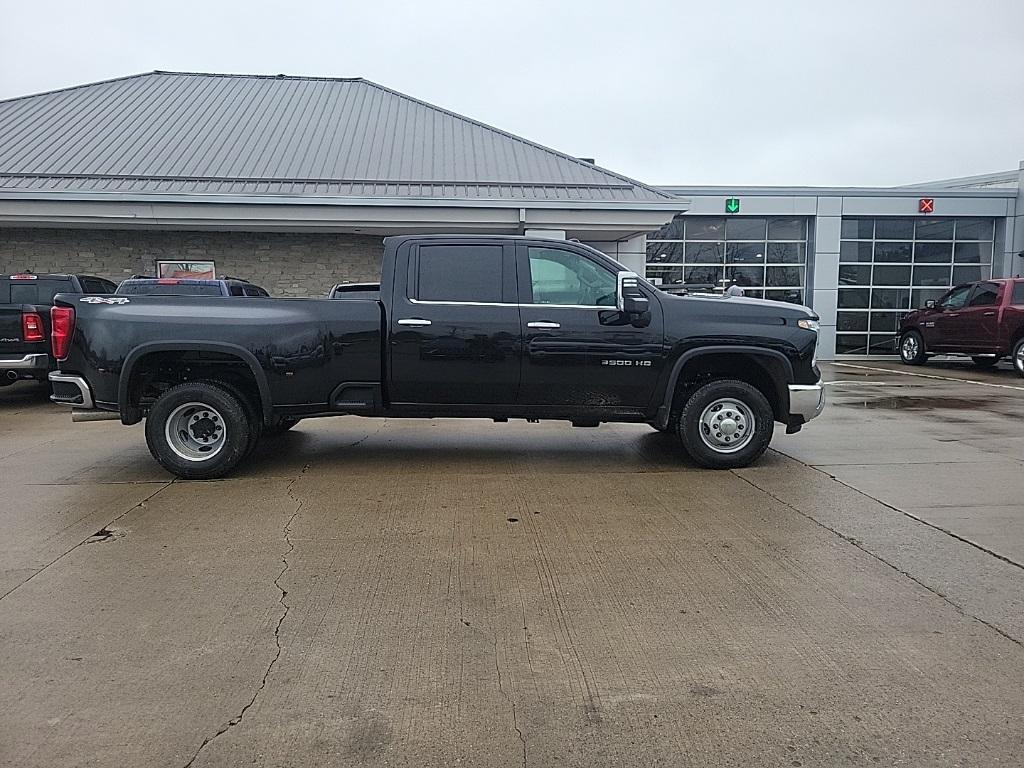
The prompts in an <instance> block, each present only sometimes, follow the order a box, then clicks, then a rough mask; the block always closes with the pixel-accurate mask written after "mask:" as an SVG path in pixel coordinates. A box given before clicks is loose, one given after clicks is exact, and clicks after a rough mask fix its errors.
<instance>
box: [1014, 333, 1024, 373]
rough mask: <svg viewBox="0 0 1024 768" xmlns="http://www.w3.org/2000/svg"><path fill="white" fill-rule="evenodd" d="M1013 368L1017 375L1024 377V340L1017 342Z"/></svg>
mask: <svg viewBox="0 0 1024 768" xmlns="http://www.w3.org/2000/svg"><path fill="white" fill-rule="evenodd" d="M1013 367H1014V368H1015V369H1016V371H1017V373H1019V374H1020V375H1021V376H1024V339H1021V340H1020V341H1018V342H1017V346H1016V347H1014V348H1013Z"/></svg>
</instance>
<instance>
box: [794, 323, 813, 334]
mask: <svg viewBox="0 0 1024 768" xmlns="http://www.w3.org/2000/svg"><path fill="white" fill-rule="evenodd" d="M796 324H797V325H799V326H800V327H801V328H803V329H804V330H806V331H814V332H815V333H817V332H818V321H817V320H797V321H796Z"/></svg>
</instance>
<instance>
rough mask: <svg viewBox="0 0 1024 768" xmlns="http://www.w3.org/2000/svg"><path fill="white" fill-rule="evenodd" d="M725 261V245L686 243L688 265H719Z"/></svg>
mask: <svg viewBox="0 0 1024 768" xmlns="http://www.w3.org/2000/svg"><path fill="white" fill-rule="evenodd" d="M724 260H725V243H687V244H686V261H687V263H689V264H721V263H722V262H723V261H724Z"/></svg>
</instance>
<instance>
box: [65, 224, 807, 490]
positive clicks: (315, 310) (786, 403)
mask: <svg viewBox="0 0 1024 768" xmlns="http://www.w3.org/2000/svg"><path fill="white" fill-rule="evenodd" d="M382 266H383V268H382V279H381V283H380V285H379V287H378V289H377V291H376V292H374V291H370V295H369V296H367V297H366V298H355V297H351V298H347V299H346V300H340V301H339V300H337V299H335V300H331V299H255V298H254V299H251V300H249V301H244V302H239V301H232V300H229V299H224V298H217V297H204V296H195V297H188V296H168V297H150V296H139V297H135V296H114V297H77V296H58V297H57V305H56V306H55V307H54V308H53V322H54V340H53V343H54V350H55V351H56V352H57V354H58V357H59V359H60V370H59V372H55V373H53V374H51V376H50V380H51V382H52V384H53V389H54V394H53V399H54V400H55V401H56V402H62V403H67V404H69V405H72V406H73V408H74V411H73V417H74V418H75V419H76V420H95V419H102V418H120V419H121V421H122V422H123V423H124V424H133V423H136V422H138V421H140V420H142V419H143V418H145V419H146V440H147V443H148V445H149V448H150V451H151V452H152V454H153V456H154V457H155V458H156V459H157V461H159V462H160V463H161V464H162V465H163V466H164V467H165V468H167V469H168V470H169V471H171V472H172V473H174V474H176V475H178V476H179V477H183V478H193V479H198V478H211V477H219V476H221V475H223V474H225V473H227V472H228V471H230V470H231V469H232V468H233V467H234V466H235V465H236V464H237V463H238V462H239V461H240V460H241V459H242V458H244V457H245V456H246V454H247V453H248V451H250V450H251V449H252V447H253V446H254V445H255V442H256V440H257V439H258V438H259V437H260V435H261V434H266V433H267V432H274V431H280V430H282V429H287V428H289V427H290V426H292V425H293V424H295V423H296V422H297V421H298V420H300V419H303V418H306V417H311V416H327V415H343V414H351V415H361V416H388V417H419V418H424V417H442V416H443V417H477V418H490V419H494V420H495V421H505V420H507V419H510V418H523V419H527V420H538V419H561V420H567V421H570V422H572V423H573V425H575V426H580V427H594V426H597V425H598V424H600V423H601V422H641V423H648V424H650V425H651V426H653V427H654V428H656V429H658V430H661V431H665V432H672V433H675V434H677V435H678V437H679V439H680V441H681V445H682V448H683V449H685V451H686V452H687V453H688V454H689V455H690V456H691V457H692V458H693V459H694V460H695V461H696V462H698V463H699V464H701V465H703V466H707V467H714V468H730V467H740V466H745V465H747V464H749V463H750V462H752V461H754V460H755V459H757V458H758V457H759V456H760V455H761V454H762V453H763V452H764V450H765V449H766V448H767V446H768V443H769V441H770V440H771V437H772V434H773V428H774V423H775V422H781V423H783V424H785V425H786V426H787V428H788V431H791V432H793V431H797V430H799V429H800V427H801V426H802V425H803V424H804V423H805V422H807V421H808V420H810V419H812V418H814V417H815V416H817V415H818V414H819V413H820V412H821V409H822V407H823V404H824V392H823V388H822V385H821V381H820V377H819V373H818V369H817V366H816V364H815V349H816V345H817V340H818V333H817V326H818V323H817V316H816V315H815V314H814V313H813V312H811V310H809V309H807V308H806V307H800V306H795V305H792V304H785V303H781V302H771V301H761V300H756V299H744V298H728V297H700V296H671V295H669V294H667V293H664V292H662V291H659V290H658V289H657V288H656V287H655V286H653V285H651V284H649V283H648V282H646V281H645V280H643V279H642V278H639V277H638V276H637V275H635V274H634V273H632V272H629V271H626V270H624V269H623V267H622V266H621V265H620V264H618V263H616V262H615V261H613V260H612V259H610V258H609V257H607V256H606V255H604V254H602V253H600V252H598V251H596V250H594V249H592V248H589V247H587V246H585V245H581V244H579V243H574V242H564V241H552V240H537V239H529V238H523V237H496V236H495V237H468V236H440V235H431V236H419V237H390V238H386V239H385V241H384V256H383V265H382Z"/></svg>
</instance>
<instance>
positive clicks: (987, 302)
mask: <svg viewBox="0 0 1024 768" xmlns="http://www.w3.org/2000/svg"><path fill="white" fill-rule="evenodd" d="M998 298H999V286H998V285H996V284H995V283H981V284H980V285H976V286H974V290H973V291H972V292H971V298H969V299H968V300H967V306H969V307H988V306H992V305H994V304H995V303H996V301H997V299H998Z"/></svg>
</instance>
